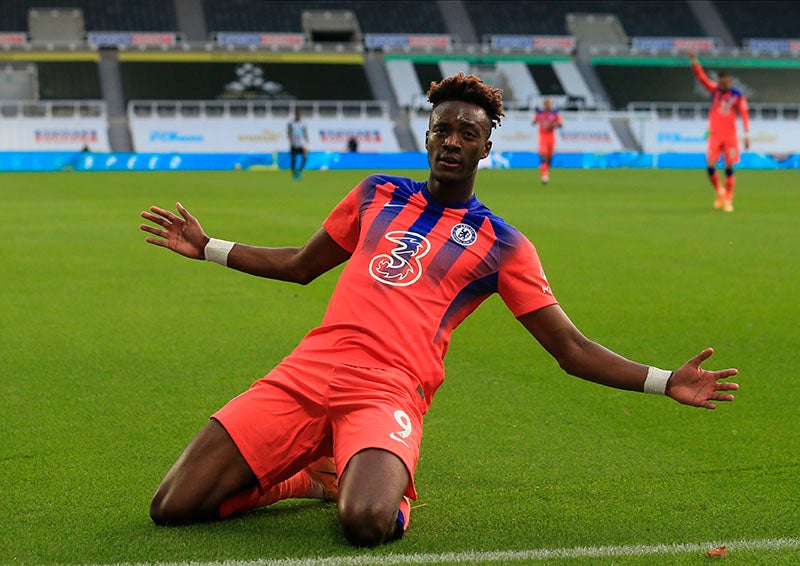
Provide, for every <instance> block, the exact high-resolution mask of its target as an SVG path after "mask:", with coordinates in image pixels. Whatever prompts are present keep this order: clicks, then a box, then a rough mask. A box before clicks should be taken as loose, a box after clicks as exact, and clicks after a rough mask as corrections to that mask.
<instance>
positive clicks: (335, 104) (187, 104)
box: [128, 100, 390, 119]
mask: <svg viewBox="0 0 800 566" xmlns="http://www.w3.org/2000/svg"><path fill="white" fill-rule="evenodd" d="M295 110H300V111H301V112H302V113H303V116H304V117H306V118H314V117H319V118H348V119H359V118H385V119H389V118H390V112H389V103H388V102H385V101H383V100H363V101H341V100H201V101H180V100H131V101H130V102H129V103H128V117H129V118H152V117H157V118H199V117H207V118H208V117H219V118H226V117H239V118H241V117H253V118H259V117H280V118H284V117H291V116H293V115H294V113H295Z"/></svg>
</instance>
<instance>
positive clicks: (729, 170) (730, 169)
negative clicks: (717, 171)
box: [725, 167, 733, 177]
mask: <svg viewBox="0 0 800 566" xmlns="http://www.w3.org/2000/svg"><path fill="white" fill-rule="evenodd" d="M725 175H726V176H727V177H733V167H726V168H725Z"/></svg>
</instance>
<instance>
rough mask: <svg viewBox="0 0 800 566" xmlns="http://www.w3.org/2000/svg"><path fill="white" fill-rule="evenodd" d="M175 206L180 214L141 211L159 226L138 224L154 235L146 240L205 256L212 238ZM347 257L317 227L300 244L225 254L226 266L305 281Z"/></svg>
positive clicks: (154, 208) (153, 209) (190, 255)
mask: <svg viewBox="0 0 800 566" xmlns="http://www.w3.org/2000/svg"><path fill="white" fill-rule="evenodd" d="M176 206H177V210H178V213H179V214H180V216H178V215H177V214H174V213H173V212H171V211H169V210H165V209H163V208H160V207H157V206H152V207H150V211H149V212H148V211H143V212H142V218H144V219H146V220H149V221H150V222H152V223H154V224H157V225H158V226H160V228H158V227H155V226H150V225H149V224H142V225H141V226H140V228H141V230H143V231H145V232H148V233H150V234H153V236H155V237H153V236H151V237H148V238H147V240H146V241H147V242H148V243H150V244H153V245H156V246H161V247H164V248H168V249H170V250H172V251H174V252H176V253H178V254H180V255H182V256H185V257H188V258H191V259H206V246H207V245H208V243H209V241H210V240H211V238H209V237H208V236H207V235H206V233H205V232H204V231H203V228H202V226H200V223H199V222H198V221H197V219H196V218H195V217H194V216H192V215H191V214H190V213H189V211H188V210H186V208H184V207H183V205H181V204H180V203H177V205H176ZM349 257H350V252H348V251H346V250H345V249H343V248H342V247H341V246H339V245H338V244H337V243H336V242H335V241H334V240H333V238H331V237H330V235H329V234H328V233H327V232H326V231H325V230H324V229H320V230H318V231H317V232H316V233H315V234H314V235H313V236H311V238H310V239H309V240H308V241H307V242H306V243H305V244H304V245H303V246H300V247H285V248H267V247H258V246H248V245H245V244H238V243H236V244H233V247H232V248H231V249H230V251H229V253H228V255H227V266H228V267H232V268H233V269H236V270H238V271H242V272H244V273H249V274H251V275H257V276H259V277H266V278H269V279H279V280H281V281H291V282H294V283H301V284H306V283H309V282H311V281H313V280H314V279H315V278H316V277H318V276H319V275H321V274H323V273H325V272H326V271H328V270H329V269H332V268H334V267H336V266H337V265H339V264H340V263H343V262H345V261H347V259H348V258H349Z"/></svg>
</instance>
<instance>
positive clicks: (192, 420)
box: [0, 170, 800, 564]
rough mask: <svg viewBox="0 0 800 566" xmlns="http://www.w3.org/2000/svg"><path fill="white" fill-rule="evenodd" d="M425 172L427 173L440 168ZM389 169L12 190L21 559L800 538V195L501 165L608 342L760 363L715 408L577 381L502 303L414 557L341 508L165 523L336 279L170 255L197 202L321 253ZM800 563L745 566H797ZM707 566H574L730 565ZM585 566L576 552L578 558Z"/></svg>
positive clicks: (576, 305) (219, 222)
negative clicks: (208, 450) (172, 212)
mask: <svg viewBox="0 0 800 566" xmlns="http://www.w3.org/2000/svg"><path fill="white" fill-rule="evenodd" d="M421 174H424V173H423V172H419V171H417V172H412V173H411V175H412V176H417V177H419V176H420V175H421ZM363 175H364V173H363V172H358V171H353V172H326V173H316V172H309V173H307V174H306V177H305V179H304V180H303V181H302V182H292V181H291V180H289V178H288V174H284V173H246V172H243V173H123V174H112V173H108V174H103V173H90V174H79V173H72V174H69V173H63V174H33V175H29V174H10V175H9V174H5V175H2V176H0V194H2V199H3V200H2V203H3V205H2V207H0V241H2V242H3V244H2V252H0V281H1V282H2V285H1V286H0V297H1V298H2V302H1V303H0V346H2V350H1V351H2V355H1V356H0V376H2V377H0V380H1V381H0V383H2V390H1V392H2V395H0V412H1V413H2V415H3V430H2V441H0V478H2V479H0V485H2V495H3V504H4V505H3V512H2V513H1V514H0V563H13V564H40V563H47V564H66V563H90V564H98V563H120V562H157V561H222V560H255V559H270V558H285V557H296V558H303V557H314V556H347V555H358V556H361V555H367V556H382V555H385V554H389V553H393V554H408V553H435V554H439V553H445V552H459V551H468V550H478V551H486V550H489V551H503V550H529V549H541V548H573V547H578V546H608V545H655V544H662V543H663V544H676V543H697V542H707V541H715V542H719V544H724V543H725V542H726V541H728V542H729V541H736V540H760V539H768V538H787V537H798V536H800V518H799V517H798V513H797V504H798V502H800V496H798V494H799V493H800V489H798V486H797V477H798V471H800V443H798V440H797V435H798V419H799V418H800V409H798V405H797V401H796V400H795V399H794V391H795V390H794V388H793V384H794V383H795V382H796V381H797V364H798V356H797V347H798V344H799V343H800V327H799V326H798V320H800V312H799V311H800V285H798V279H800V255H799V254H798V248H800V230H798V228H797V218H798V210H800V186H799V185H800V183H798V181H800V177H798V175H797V173H794V172H787V171H771V172H753V171H742V172H740V173H739V174H738V177H739V186H738V196H737V200H736V206H737V210H736V212H735V213H733V214H724V213H721V212H717V211H715V210H713V209H712V208H711V202H712V200H713V193H712V191H711V189H710V188H709V187H708V186H707V181H706V180H705V178H704V173H703V172H702V171H639V170H636V171H627V170H613V171H560V170H556V171H554V172H553V175H552V177H553V181H552V183H551V184H550V185H549V186H547V187H542V186H541V185H540V184H539V183H538V180H537V178H536V174H535V172H534V171H484V172H481V173H480V175H479V181H478V195H479V197H480V198H481V199H482V200H483V201H484V202H486V203H487V204H488V205H489V206H490V207H492V208H493V210H494V211H495V212H496V213H498V214H499V215H501V216H503V217H505V218H506V219H507V220H509V221H510V222H512V223H514V224H516V225H517V226H519V227H520V228H521V229H522V230H523V232H525V233H526V234H527V235H528V237H529V238H530V239H531V240H532V241H533V242H534V243H535V245H536V246H537V249H538V251H539V254H540V256H541V258H542V261H543V263H544V265H545V269H546V270H547V273H548V276H549V279H550V282H551V284H552V286H553V289H554V291H555V294H556V296H557V297H558V298H559V300H560V302H561V303H562V306H563V307H564V309H565V310H566V311H567V313H568V314H570V316H571V317H572V318H573V320H574V321H575V322H576V324H577V325H578V326H579V327H580V328H581V329H582V330H583V331H584V333H585V334H587V335H588V336H590V337H591V338H593V339H595V340H597V341H599V342H601V343H603V344H605V345H606V346H608V347H610V348H612V349H614V350H615V351H618V352H619V353H621V354H623V355H626V356H628V357H631V358H634V359H636V360H638V361H642V362H644V363H651V364H653V365H658V366H660V367H665V368H674V367H676V366H678V365H680V364H681V363H683V362H684V361H685V360H686V359H688V358H689V357H691V356H693V355H694V354H695V353H697V352H698V351H699V350H700V349H702V348H703V347H705V346H713V347H714V348H716V350H717V353H716V354H715V356H714V357H712V358H711V360H709V362H707V364H706V365H707V366H708V367H710V368H720V367H728V366H736V367H738V368H739V369H740V371H741V376H740V377H739V381H740V383H741V385H742V390H741V392H740V393H739V394H738V395H737V400H736V402H735V403H734V404H732V405H724V406H721V407H719V408H718V409H717V410H716V411H713V412H711V411H704V410H699V409H692V408H688V407H684V406H680V405H678V404H676V403H674V402H672V401H670V400H668V399H664V398H660V397H655V396H644V395H641V394H637V393H630V392H620V391H616V390H611V389H606V388H603V387H600V386H596V385H593V384H590V383H586V382H583V381H581V380H578V379H575V378H572V377H569V376H566V375H565V374H563V372H562V371H561V370H560V369H559V368H558V366H557V365H556V364H555V362H554V361H553V360H552V359H550V358H549V357H548V356H547V354H546V353H545V352H543V351H542V349H541V348H540V347H539V346H538V345H537V344H536V343H535V342H534V341H533V340H532V338H531V337H530V336H529V335H527V334H526V332H525V331H524V329H523V328H522V327H521V326H520V325H519V324H518V323H516V321H515V320H514V319H513V317H512V316H511V315H510V314H509V313H508V311H507V310H506V309H505V307H504V306H503V303H502V301H501V300H499V299H498V298H496V297H495V298H492V299H490V300H489V301H487V303H486V304H485V305H483V306H482V307H481V308H480V309H478V311H477V312H476V313H475V314H474V315H473V316H472V317H471V318H470V319H468V320H467V321H466V322H465V323H464V324H463V325H462V327H461V328H459V329H458V330H457V331H456V332H455V333H454V336H453V344H452V347H451V349H450V353H449V355H448V359H447V380H446V382H445V385H444V386H443V387H442V389H441V390H440V392H439V393H438V394H437V396H436V399H435V401H434V403H433V407H432V410H431V412H430V413H429V415H428V416H427V417H426V423H425V424H426V430H425V438H424V440H423V449H422V456H421V459H420V464H419V469H418V473H417V485H418V489H419V492H420V503H424V504H426V506H425V507H424V508H421V509H418V510H415V511H414V514H413V520H412V527H411V531H410V532H409V533H408V536H407V537H406V538H405V539H404V540H403V541H401V542H399V543H396V544H393V545H389V546H386V547H383V548H379V549H375V550H369V551H364V550H355V549H352V548H350V547H349V546H348V545H347V543H346V542H345V541H344V539H343V537H342V536H341V534H340V533H339V531H338V528H337V525H336V518H335V517H336V515H335V507H334V506H333V505H330V504H327V505H324V504H317V503H314V502H283V503H281V504H278V505H277V506H275V507H274V508H271V509H268V510H264V511H261V512H256V513H253V514H250V515H248V516H245V517H242V518H238V519H234V520H231V521H226V522H223V523H219V524H213V525H201V526H196V527H188V528H177V529H168V528H156V527H154V526H153V525H152V524H151V522H150V520H149V518H148V514H147V506H148V502H149V498H150V496H151V495H152V493H153V491H154V490H155V488H156V486H157V484H158V482H159V480H160V479H161V477H162V476H163V475H164V473H165V472H166V470H167V468H168V467H169V466H170V465H171V463H172V462H173V461H174V459H175V458H176V457H177V455H178V454H179V452H180V451H181V450H182V448H183V447H184V446H185V445H186V443H187V442H188V441H189V440H190V439H191V438H192V436H193V435H194V434H195V432H196V431H197V430H198V429H199V428H200V427H201V426H202V425H203V424H204V422H205V421H206V419H207V417H208V415H209V414H210V413H211V412H213V411H214V410H215V409H217V408H218V407H219V406H220V405H222V404H223V403H225V402H226V401H227V400H228V399H229V398H230V397H232V396H234V395H236V394H238V393H239V392H240V391H242V390H243V389H244V388H246V387H247V386H248V385H249V384H250V382H251V381H252V380H254V379H255V378H257V377H259V376H261V375H262V374H263V373H265V372H266V371H268V370H269V369H270V368H271V367H272V366H273V365H274V364H276V363H277V362H278V361H279V360H280V359H281V358H282V357H283V356H284V355H285V354H287V353H288V352H289V351H290V349H291V348H292V347H293V346H294V345H295V344H296V343H297V342H298V340H299V339H300V338H301V337H302V336H303V334H304V333H305V332H306V331H307V330H308V329H310V328H311V327H312V326H313V325H314V324H316V323H317V322H318V321H319V320H320V318H321V316H322V313H323V310H324V307H325V304H326V303H327V299H328V297H329V295H330V292H331V289H332V288H333V285H334V284H335V281H336V275H337V273H336V272H334V273H330V274H327V275H325V276H323V277H322V278H321V279H319V280H318V281H316V282H314V283H313V284H311V285H309V286H307V287H301V286H292V285H289V284H286V283H279V282H273V281H265V280H259V279H256V278H253V277H249V276H245V275H242V274H239V273H236V272H232V271H228V270H226V269H224V268H222V267H219V266H216V265H210V264H207V263H204V262H193V261H190V260H186V259H183V258H180V257H178V256H176V255H174V254H171V253H170V252H167V251H166V250H163V249H157V248H155V247H153V246H148V245H146V244H145V243H144V241H143V240H144V235H143V234H142V233H140V232H139V230H138V228H137V227H138V224H139V218H138V213H139V211H140V210H143V209H144V208H146V207H147V206H149V205H150V204H160V205H164V206H174V203H175V201H176V200H180V201H181V202H182V203H183V204H184V205H185V206H187V207H188V208H189V210H191V211H192V212H193V213H194V214H195V215H196V216H197V217H198V218H199V219H200V221H201V222H202V223H203V225H204V227H205V228H206V230H207V231H208V232H209V233H210V234H212V235H214V236H217V237H221V238H225V239H230V240H238V241H245V242H248V243H256V244H266V245H290V244H296V243H301V242H302V241H303V240H304V239H305V238H306V237H308V236H309V235H310V234H311V233H313V232H314V231H315V230H316V229H317V228H318V227H319V226H320V223H321V221H322V220H323V218H324V216H325V215H326V213H327V212H328V211H329V210H330V208H331V207H332V206H333V205H334V204H335V203H336V202H338V200H339V199H340V198H341V197H342V196H343V195H344V194H345V192H346V191H347V190H348V189H349V188H350V187H351V186H353V185H354V184H355V183H356V182H357V181H358V180H359V179H360V178H361V177H362V176H363ZM797 554H798V550H797V549H789V550H770V551H747V552H745V551H742V552H739V553H736V552H732V553H731V554H730V555H729V557H728V558H727V559H726V563H740V564H751V563H763V564H775V563H785V564H790V563H795V560H797ZM709 560H710V559H708V558H707V557H706V556H704V555H702V554H701V553H700V554H696V555H695V554H688V555H686V554H684V555H673V556H669V557H663V556H661V557H658V559H657V560H656V559H655V558H654V557H652V556H651V557H644V558H618V557H617V558H613V559H612V558H609V559H607V560H598V559H592V560H589V559H583V560H581V559H574V560H572V561H569V562H568V563H576V564H577V563H581V564H584V563H588V562H592V563H596V562H606V563H615V564H649V563H653V562H655V561H658V562H669V563H681V564H705V563H707V562H708V561H709ZM559 562H562V563H563V562H565V561H564V560H561V561H559Z"/></svg>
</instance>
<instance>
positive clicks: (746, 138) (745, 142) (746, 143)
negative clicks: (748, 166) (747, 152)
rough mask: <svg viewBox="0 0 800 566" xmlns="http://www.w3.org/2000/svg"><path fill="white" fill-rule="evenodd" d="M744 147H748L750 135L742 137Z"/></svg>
mask: <svg viewBox="0 0 800 566" xmlns="http://www.w3.org/2000/svg"><path fill="white" fill-rule="evenodd" d="M744 148H745V149H750V136H745V137H744Z"/></svg>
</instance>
